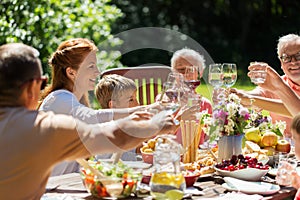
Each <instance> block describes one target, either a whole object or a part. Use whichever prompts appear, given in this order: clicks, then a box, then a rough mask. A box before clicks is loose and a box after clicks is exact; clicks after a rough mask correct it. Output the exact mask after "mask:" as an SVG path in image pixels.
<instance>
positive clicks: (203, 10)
mask: <svg viewBox="0 0 300 200" xmlns="http://www.w3.org/2000/svg"><path fill="white" fill-rule="evenodd" d="M112 1H113V2H114V3H115V4H116V5H117V6H118V7H119V8H121V9H122V12H123V13H124V15H123V17H121V18H120V20H118V23H117V24H115V25H114V26H113V29H115V30H116V32H121V31H124V30H128V29H131V28H137V27H149V26H152V27H164V28H169V29H172V30H175V31H179V32H181V33H184V34H186V35H188V36H189V37H191V38H193V39H195V40H196V41H197V42H198V43H199V44H201V45H202V46H203V47H204V48H205V50H206V51H207V52H208V53H209V54H210V56H211V57H212V59H213V60H214V61H215V62H221V63H223V62H234V63H236V64H237V66H238V69H239V71H238V75H239V77H240V78H239V80H238V82H240V83H241V84H244V85H246V84H250V82H249V81H248V79H245V78H244V79H242V78H241V77H246V75H245V74H246V72H247V66H248V65H249V62H251V61H255V60H256V61H265V62H267V63H269V64H270V65H271V66H272V67H274V68H275V69H276V70H278V72H279V73H281V74H282V71H281V68H280V62H279V60H278V57H277V52H276V45H277V40H278V38H279V37H281V36H283V35H285V34H288V33H299V27H298V26H297V24H300V15H299V9H300V2H299V1H295V0H284V1H279V0H264V1H261V0H251V1H238V0H201V1H197V0H151V1H134V3H132V2H133V1H130V0H112ZM183 43H184V40H183ZM169 45H170V46H171V45H172V42H170V44H169ZM139 51H140V50H139ZM145 54H146V55H147V57H146V56H137V55H139V54H138V51H137V53H136V54H134V53H132V54H131V55H132V56H125V57H123V58H122V61H123V63H124V64H128V65H131V66H138V65H140V64H141V63H147V62H148V63H149V62H152V63H162V64H168V65H169V64H170V62H169V61H170V57H171V56H172V53H168V52H161V51H159V50H157V51H156V52H154V51H147V52H145V51H144V52H143V55H145ZM207 64H209V63H207Z"/></svg>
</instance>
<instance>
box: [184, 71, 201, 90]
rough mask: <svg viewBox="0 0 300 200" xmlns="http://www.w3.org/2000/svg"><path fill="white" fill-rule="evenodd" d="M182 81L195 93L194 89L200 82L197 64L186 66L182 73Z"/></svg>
mask: <svg viewBox="0 0 300 200" xmlns="http://www.w3.org/2000/svg"><path fill="white" fill-rule="evenodd" d="M184 82H185V83H186V84H187V85H188V87H189V88H190V89H191V90H192V92H193V93H196V91H195V89H196V88H197V87H198V86H199V85H200V84H201V81H200V73H199V67H198V66H187V67H186V68H185V73H184Z"/></svg>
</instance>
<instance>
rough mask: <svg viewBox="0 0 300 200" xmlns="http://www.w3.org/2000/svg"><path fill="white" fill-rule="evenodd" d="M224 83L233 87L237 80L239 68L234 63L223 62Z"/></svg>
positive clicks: (228, 86)
mask: <svg viewBox="0 0 300 200" xmlns="http://www.w3.org/2000/svg"><path fill="white" fill-rule="evenodd" d="M222 68H223V85H224V86H225V87H226V88H230V87H232V86H233V85H234V84H235V82H236V80H237V69H236V64H234V63H223V65H222Z"/></svg>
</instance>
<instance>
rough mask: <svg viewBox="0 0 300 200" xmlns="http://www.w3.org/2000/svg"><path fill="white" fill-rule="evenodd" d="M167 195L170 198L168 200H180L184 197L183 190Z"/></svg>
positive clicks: (171, 191)
mask: <svg viewBox="0 0 300 200" xmlns="http://www.w3.org/2000/svg"><path fill="white" fill-rule="evenodd" d="M165 194H166V196H167V197H168V200H180V199H182V198H183V195H184V193H183V192H182V191H181V190H169V191H167V192H166V193H165Z"/></svg>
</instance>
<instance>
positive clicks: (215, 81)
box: [208, 63, 223, 89]
mask: <svg viewBox="0 0 300 200" xmlns="http://www.w3.org/2000/svg"><path fill="white" fill-rule="evenodd" d="M208 83H209V84H210V85H211V86H213V88H214V89H216V88H220V87H221V86H222V85H223V65H222V64H220V63H215V64H210V65H209V71H208Z"/></svg>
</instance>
